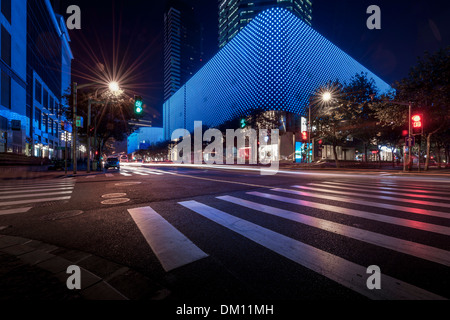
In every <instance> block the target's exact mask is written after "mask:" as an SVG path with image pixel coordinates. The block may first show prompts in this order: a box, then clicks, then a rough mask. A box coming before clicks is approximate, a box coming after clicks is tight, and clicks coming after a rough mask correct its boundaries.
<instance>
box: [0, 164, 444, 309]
mask: <svg viewBox="0 0 450 320" xmlns="http://www.w3.org/2000/svg"><path fill="white" fill-rule="evenodd" d="M231 169H232V170H231ZM237 169H238V168H237V167H234V168H231V167H230V168H229V169H223V168H205V167H174V166H159V167H153V166H137V165H128V166H122V168H121V170H120V171H114V170H110V171H108V172H107V173H101V174H97V173H96V174H91V175H86V174H84V173H80V174H79V175H77V176H76V177H68V178H64V177H60V178H55V179H51V180H47V179H45V180H35V181H32V182H29V181H8V182H2V183H0V201H1V202H2V203H1V204H0V234H4V235H14V236H21V237H25V238H29V239H35V240H39V241H42V242H45V243H49V244H53V245H56V246H59V247H64V248H68V249H75V250H80V251H83V252H88V253H91V254H94V255H96V256H99V257H103V258H106V259H109V260H111V261H114V262H117V263H119V264H122V265H126V266H129V267H130V268H133V269H135V270H138V271H139V272H141V273H142V274H144V275H146V276H148V277H149V278H152V279H155V281H157V282H158V283H161V284H163V285H164V286H165V287H167V288H169V289H170V292H171V294H170V299H174V300H179V301H184V300H186V299H190V300H199V301H200V300H208V301H210V300H212V301H221V300H230V299H233V300H238V301H239V300H242V301H244V300H249V299H250V300H257V301H266V300H283V301H284V300H330V299H331V300H351V301H353V300H356V301H360V300H367V299H388V300H390V299H403V298H406V299H415V298H418V299H432V300H434V299H439V298H446V299H448V298H450V272H449V265H450V241H449V235H450V222H449V217H450V179H448V178H446V177H440V176H426V177H417V176H408V175H395V174H389V173H380V172H376V173H364V172H359V173H358V174H356V173H355V172H351V173H347V172H340V173H333V172H319V173H317V172H305V171H303V172H299V171H283V172H280V173H278V174H276V175H261V174H260V172H259V171H257V170H253V171H250V170H237ZM29 200H38V201H42V202H31V203H29ZM105 201H106V202H105ZM369 266H376V267H378V268H379V271H380V272H381V275H380V277H379V278H376V277H375V276H376V275H377V274H376V273H373V270H372V269H370V270H368V268H369ZM372 275H375V276H374V277H371V276H372ZM377 279H379V280H380V282H377V281H378V280H377ZM369 282H370V283H372V284H374V285H375V284H377V283H381V288H380V289H378V288H369V287H368V283H369Z"/></svg>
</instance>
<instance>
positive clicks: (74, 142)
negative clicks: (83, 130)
mask: <svg viewBox="0 0 450 320" xmlns="http://www.w3.org/2000/svg"><path fill="white" fill-rule="evenodd" d="M72 94H73V123H72V127H73V130H72V149H73V159H72V161H73V174H77V131H78V130H77V83H76V82H74V83H73V87H72Z"/></svg>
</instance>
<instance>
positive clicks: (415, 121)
mask: <svg viewBox="0 0 450 320" xmlns="http://www.w3.org/2000/svg"><path fill="white" fill-rule="evenodd" d="M411 121H412V122H411V128H412V134H413V135H422V134H423V115H422V114H416V115H413V116H412V118H411Z"/></svg>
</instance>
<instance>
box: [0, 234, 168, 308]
mask: <svg viewBox="0 0 450 320" xmlns="http://www.w3.org/2000/svg"><path fill="white" fill-rule="evenodd" d="M71 265H76V266H79V267H80V270H81V290H69V289H68V288H67V286H66V281H67V279H68V278H69V277H70V276H71V274H68V273H66V272H67V268H68V267H69V266H71ZM0 284H1V285H0V300H28V301H31V300H58V301H73V300H149V301H161V300H164V299H166V298H168V297H169V296H170V293H171V292H170V291H169V290H168V289H166V288H164V287H163V286H161V285H160V284H158V283H156V282H155V281H152V280H151V279H149V278H148V277H145V276H144V275H142V274H140V273H138V272H136V271H134V270H132V269H130V268H128V267H126V266H123V265H120V264H117V263H115V262H112V261H109V260H106V259H103V258H101V257H97V256H93V255H91V254H88V253H84V252H80V251H75V250H67V249H64V248H59V247H57V246H54V245H50V244H46V243H42V242H40V241H36V240H30V239H25V238H21V237H13V236H6V235H0Z"/></svg>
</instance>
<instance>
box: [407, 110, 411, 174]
mask: <svg viewBox="0 0 450 320" xmlns="http://www.w3.org/2000/svg"><path fill="white" fill-rule="evenodd" d="M411 108H412V103H411V102H409V117H408V124H409V138H411V134H412V132H411ZM411 149H412V146H411V145H410V146H409V147H408V171H411V168H412V162H411V160H412V159H411Z"/></svg>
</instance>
